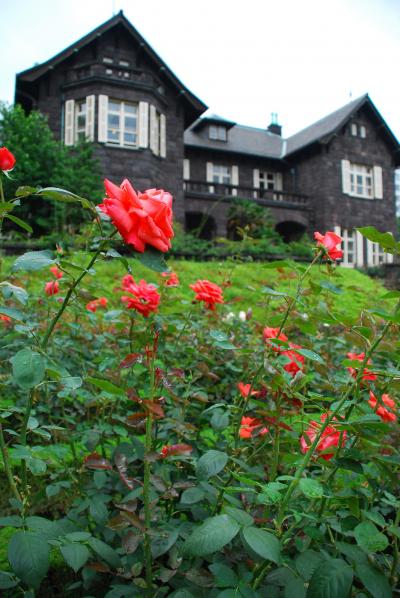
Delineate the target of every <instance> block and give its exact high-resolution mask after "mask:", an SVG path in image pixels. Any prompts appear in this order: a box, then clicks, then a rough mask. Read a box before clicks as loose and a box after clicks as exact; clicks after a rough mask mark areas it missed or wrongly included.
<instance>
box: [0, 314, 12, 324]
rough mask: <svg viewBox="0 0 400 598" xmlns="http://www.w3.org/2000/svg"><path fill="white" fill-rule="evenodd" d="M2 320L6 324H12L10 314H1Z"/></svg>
mask: <svg viewBox="0 0 400 598" xmlns="http://www.w3.org/2000/svg"><path fill="white" fill-rule="evenodd" d="M0 322H4V325H5V326H8V325H9V324H11V318H10V316H6V315H4V314H0Z"/></svg>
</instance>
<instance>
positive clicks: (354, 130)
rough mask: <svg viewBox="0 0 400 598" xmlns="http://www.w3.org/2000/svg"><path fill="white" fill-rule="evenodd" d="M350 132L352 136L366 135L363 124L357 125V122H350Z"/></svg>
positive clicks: (363, 136)
mask: <svg viewBox="0 0 400 598" xmlns="http://www.w3.org/2000/svg"><path fill="white" fill-rule="evenodd" d="M350 134H351V135H352V136H353V137H362V138H363V139H365V137H366V136H367V129H366V127H365V126H364V125H359V124H357V123H351V125H350Z"/></svg>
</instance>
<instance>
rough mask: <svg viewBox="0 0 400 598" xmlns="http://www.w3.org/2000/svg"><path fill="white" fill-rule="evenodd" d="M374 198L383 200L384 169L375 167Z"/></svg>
mask: <svg viewBox="0 0 400 598" xmlns="http://www.w3.org/2000/svg"><path fill="white" fill-rule="evenodd" d="M374 196H375V199H383V185H382V168H381V167H380V166H374Z"/></svg>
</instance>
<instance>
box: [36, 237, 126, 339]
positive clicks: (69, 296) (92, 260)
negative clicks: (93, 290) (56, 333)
mask: <svg viewBox="0 0 400 598" xmlns="http://www.w3.org/2000/svg"><path fill="white" fill-rule="evenodd" d="M117 232H118V231H117V230H115V231H114V232H113V233H112V234H111V235H110V236H109V238H108V239H106V241H104V242H103V243H102V244H101V245H100V247H99V248H98V250H97V251H96V253H95V254H94V256H93V257H92V259H91V260H90V262H89V263H88V265H87V266H86V268H85V270H84V271H83V272H82V274H81V275H80V276H78V278H77V279H76V280H75V282H74V283H73V284H72V286H71V287H70V288H69V289H68V292H67V294H66V295H65V299H64V301H63V302H62V305H61V307H60V309H59V310H58V312H57V313H56V315H55V316H54V318H53V319H52V321H51V322H50V326H49V327H48V329H47V331H46V334H45V335H44V338H43V341H42V343H41V348H42V349H46V347H47V344H48V342H49V339H50V336H51V334H52V332H53V330H54V327H55V325H56V324H57V322H58V320H59V319H60V318H61V316H62V314H63V313H64V311H65V309H66V307H67V305H68V303H69V300H70V298H71V295H72V293H73V292H74V290H75V289H76V287H77V286H78V285H79V283H80V282H81V280H82V278H84V277H85V276H86V274H87V273H88V271H89V270H90V268H91V267H92V266H93V264H94V263H95V261H96V260H97V258H98V257H99V255H100V253H101V252H102V251H104V249H105V247H106V245H107V243H108V241H109V240H110V239H111V238H112V237H113V236H114V235H116V234H117Z"/></svg>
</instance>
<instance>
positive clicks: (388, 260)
mask: <svg viewBox="0 0 400 598" xmlns="http://www.w3.org/2000/svg"><path fill="white" fill-rule="evenodd" d="M385 256H386V263H387V264H393V253H386V254H385Z"/></svg>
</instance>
